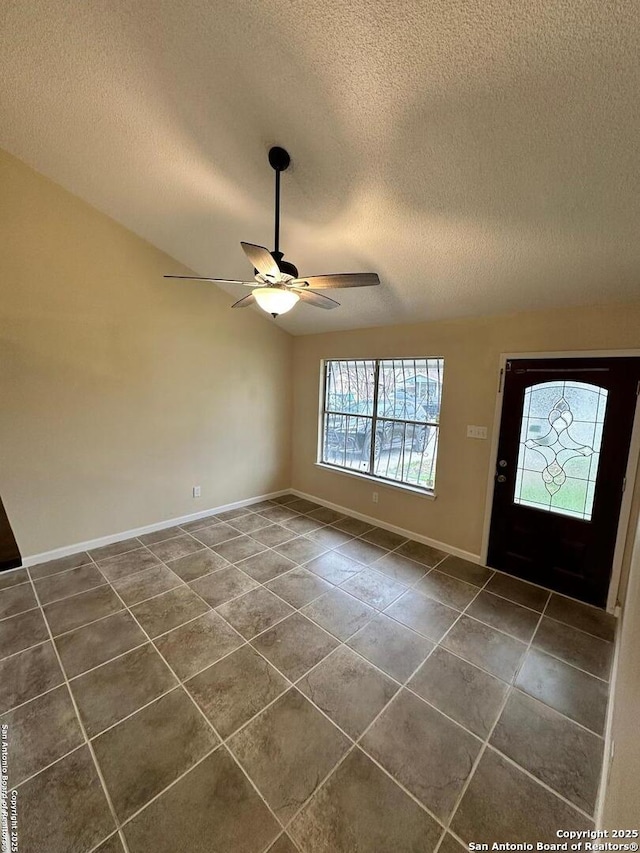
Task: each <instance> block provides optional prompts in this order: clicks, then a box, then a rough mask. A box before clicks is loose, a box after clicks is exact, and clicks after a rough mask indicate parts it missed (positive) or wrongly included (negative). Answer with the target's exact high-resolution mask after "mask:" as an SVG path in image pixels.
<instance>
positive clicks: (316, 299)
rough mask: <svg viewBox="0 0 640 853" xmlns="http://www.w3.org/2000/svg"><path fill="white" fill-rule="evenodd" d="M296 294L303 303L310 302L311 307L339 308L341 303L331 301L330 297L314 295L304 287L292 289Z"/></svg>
mask: <svg viewBox="0 0 640 853" xmlns="http://www.w3.org/2000/svg"><path fill="white" fill-rule="evenodd" d="M289 289H290V290H293V291H294V293H297V294H298V296H299V297H300V299H301V300H302V301H303V302H308V303H309V305H315V307H316V308H339V307H340V303H339V302H336V300H335V299H330V298H329V297H328V296H323V295H322V294H321V293H314V292H313V291H311V290H307V289H306V288H302V287H291V288H289Z"/></svg>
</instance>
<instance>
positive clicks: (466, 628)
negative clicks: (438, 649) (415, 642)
mask: <svg viewBox="0 0 640 853" xmlns="http://www.w3.org/2000/svg"><path fill="white" fill-rule="evenodd" d="M442 645H443V646H444V647H445V648H446V649H449V651H451V652H454V654H456V655H460V657H463V658H466V660H468V661H471V663H475V664H476V665H477V666H479V667H481V668H482V669H486V670H487V672H490V673H491V674H492V675H496V676H497V677H498V678H501V679H502V680H503V681H506V682H508V683H510V682H511V681H513V678H514V677H515V674H516V672H517V671H518V667H519V666H520V663H521V662H522V659H523V657H524V654H525V652H526V650H527V647H526V645H525V644H524V643H521V642H520V640H516V639H514V638H513V637H509V636H507V635H506V634H503V633H502V632H500V631H496V630H494V629H493V628H490V627H489V626H488V625H484V624H483V623H482V622H477V621H476V620H475V619H470V618H469V617H468V616H461V617H460V619H458V621H457V622H456V624H455V625H454V626H453V627H452V628H451V630H450V631H449V633H448V634H447V635H446V637H445V638H444V640H443V641H442Z"/></svg>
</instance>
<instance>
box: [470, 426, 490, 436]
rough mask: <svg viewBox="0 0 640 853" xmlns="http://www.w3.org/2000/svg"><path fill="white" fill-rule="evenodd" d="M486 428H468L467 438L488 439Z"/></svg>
mask: <svg viewBox="0 0 640 853" xmlns="http://www.w3.org/2000/svg"><path fill="white" fill-rule="evenodd" d="M486 437H487V428H486V426H467V438H486Z"/></svg>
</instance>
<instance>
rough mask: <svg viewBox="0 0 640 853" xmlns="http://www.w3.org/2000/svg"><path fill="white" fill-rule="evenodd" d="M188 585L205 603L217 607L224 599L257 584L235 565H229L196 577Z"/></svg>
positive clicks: (235, 595) (230, 597) (234, 596)
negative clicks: (226, 567) (196, 578)
mask: <svg viewBox="0 0 640 853" xmlns="http://www.w3.org/2000/svg"><path fill="white" fill-rule="evenodd" d="M189 586H190V587H191V589H193V590H194V591H195V592H197V593H198V595H199V596H201V597H202V598H204V600H205V601H206V602H207V604H210V605H211V607H217V606H218V605H219V604H224V603H225V601H229V600H230V599H232V598H236V597H237V596H238V595H242V594H243V593H244V592H249V590H251V589H255V588H256V587H257V586H258V584H257V583H256V582H255V581H254V580H253V579H252V578H250V577H249V575H245V573H244V572H241V571H240V570H239V569H237V568H236V567H235V566H229V568H228V569H221V570H220V571H219V572H213V574H210V575H205V576H204V577H202V578H198V580H195V581H192V582H191V583H190V584H189Z"/></svg>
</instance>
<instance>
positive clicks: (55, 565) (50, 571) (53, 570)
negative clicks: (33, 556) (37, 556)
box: [29, 551, 91, 580]
mask: <svg viewBox="0 0 640 853" xmlns="http://www.w3.org/2000/svg"><path fill="white" fill-rule="evenodd" d="M90 562H91V557H90V556H89V555H88V554H87V552H86V551H80V553H79V554H70V555H69V556H68V557H59V558H58V559H57V560H49V561H48V562H47V563H38V565H36V566H30V567H29V574H30V575H31V577H32V578H33V579H34V580H35V579H36V578H46V577H47V576H48V575H55V574H57V573H58V572H65V571H66V570H67V569H77V568H78V566H84V565H86V563H90Z"/></svg>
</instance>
